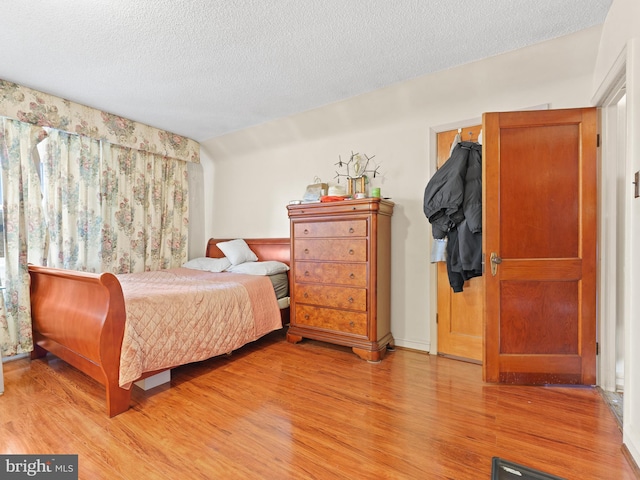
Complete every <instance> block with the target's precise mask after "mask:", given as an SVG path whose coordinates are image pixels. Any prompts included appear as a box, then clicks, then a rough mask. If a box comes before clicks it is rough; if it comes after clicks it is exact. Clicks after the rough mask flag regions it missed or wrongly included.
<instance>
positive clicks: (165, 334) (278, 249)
mask: <svg viewBox="0 0 640 480" xmlns="http://www.w3.org/2000/svg"><path fill="white" fill-rule="evenodd" d="M226 241H228V240H223V239H220V240H215V239H211V240H209V242H208V244H207V250H206V257H208V258H223V257H224V254H223V253H222V251H221V250H220V249H219V248H218V246H217V244H218V243H220V242H226ZM245 242H246V244H247V245H248V246H249V248H250V249H251V250H252V251H253V252H254V253H255V254H256V256H257V258H258V262H266V261H269V260H274V261H278V262H282V263H285V264H287V265H288V264H289V261H290V257H289V255H290V240H289V238H258V239H245ZM147 274H149V275H147ZM29 275H30V277H31V315H32V323H33V337H34V351H33V352H32V355H31V357H32V358H33V359H35V358H39V357H43V356H45V355H46V354H47V352H51V353H52V354H53V355H55V356H57V357H59V358H61V359H63V360H64V361H66V362H67V363H69V364H71V365H73V366H74V367H76V368H78V369H79V370H81V371H82V372H84V373H86V374H87V375H89V376H90V377H91V378H93V379H95V380H97V381H98V382H100V383H101V384H102V385H104V386H105V390H106V404H107V414H108V415H109V416H110V417H113V416H115V415H118V414H120V413H122V412H124V411H126V410H127V409H128V408H129V405H130V401H131V388H132V383H133V382H134V381H138V380H142V379H144V378H147V377H150V376H152V375H155V374H157V373H159V372H162V371H166V370H168V369H170V368H173V367H176V366H178V365H183V364H186V363H191V362H195V361H200V360H205V359H207V358H211V357H214V356H217V355H221V354H225V353H230V352H231V351H233V350H235V349H237V348H240V347H241V346H242V345H245V344H247V343H250V342H252V341H254V340H257V339H258V338H260V337H261V336H263V335H266V334H267V333H269V332H271V331H273V330H276V329H278V328H281V327H282V326H284V325H286V323H288V319H289V316H288V315H289V308H288V302H287V301H286V300H287V298H286V297H285V298H284V299H281V300H280V301H276V296H275V295H274V294H273V288H274V287H275V283H274V284H273V285H272V284H271V283H272V282H270V281H269V280H267V278H265V277H266V276H267V275H256V274H254V275H247V274H241V273H229V272H223V273H211V272H205V271H200V270H191V269H187V268H178V269H170V270H166V271H160V272H145V273H143V274H127V275H122V276H121V275H117V276H116V275H113V274H110V273H102V274H91V273H83V272H77V271H71V270H61V269H55V268H47V267H38V266H33V265H30V266H29ZM167 275H169V276H170V277H169V278H168V282H169V283H168V284H169V285H170V287H169V286H167V278H164V277H165V276H167ZM140 276H142V277H144V282H145V286H141V284H140V283H139V278H142V277H140ZM274 278H275V276H274ZM269 279H271V277H269ZM285 281H286V276H285ZM147 282H149V283H148V284H147ZM265 285H266V287H265ZM192 287H193V288H195V292H193V291H191V289H192ZM265 288H266V289H267V292H268V293H269V295H266V293H265ZM269 289H270V290H269ZM209 290H213V291H214V292H209ZM123 291H124V293H123ZM154 292H155V293H154ZM209 295H214V297H213V298H209ZM227 297H228V298H230V300H229V301H227V300H226V298H227ZM160 302H164V303H160ZM209 304H211V305H209ZM206 308H211V309H212V310H213V311H211V312H209V310H206ZM170 310H172V311H174V312H173V315H166V317H167V318H168V320H164V319H163V318H161V317H165V314H166V312H168V311H170ZM205 310H206V312H207V313H203V311H205Z"/></svg>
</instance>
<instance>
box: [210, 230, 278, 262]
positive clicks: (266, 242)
mask: <svg viewBox="0 0 640 480" xmlns="http://www.w3.org/2000/svg"><path fill="white" fill-rule="evenodd" d="M229 240H234V239H232V238H211V239H209V242H208V243H207V252H206V256H207V257H211V258H221V257H224V254H223V253H222V251H220V249H219V248H218V247H217V246H216V244H217V243H219V242H228V241H229ZM244 241H245V242H247V245H249V248H250V249H251V250H253V252H254V253H255V254H256V256H257V257H258V261H266V260H278V261H279V262H283V263H286V264H287V265H290V263H291V239H290V238H289V237H287V238H245V239H244Z"/></svg>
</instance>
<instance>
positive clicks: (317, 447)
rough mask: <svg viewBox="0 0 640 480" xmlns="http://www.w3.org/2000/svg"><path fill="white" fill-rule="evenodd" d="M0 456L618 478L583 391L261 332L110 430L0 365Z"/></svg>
mask: <svg viewBox="0 0 640 480" xmlns="http://www.w3.org/2000/svg"><path fill="white" fill-rule="evenodd" d="M4 370H5V384H6V392H5V394H4V395H3V396H1V397H0V428H2V435H0V451H2V452H4V453H24V454H26V453H31V454H38V453H40V454H45V453H77V454H78V455H79V469H80V478H81V479H91V480H93V479H101V478H105V479H107V478H108V479H116V480H124V479H133V480H139V479H141V478H144V479H174V478H189V479H212V478H242V479H296V480H297V479H344V478H363V479H454V480H467V479H468V480H477V479H484V478H489V477H490V474H491V459H492V457H493V456H500V457H503V458H506V459H507V460H511V461H513V462H516V463H521V464H524V465H527V466H530V467H532V468H537V469H540V470H543V471H547V472H549V473H553V474H555V475H559V476H562V477H565V478H568V479H580V480H588V479H594V480H596V479H598V480H600V479H604V478H607V479H609V478H612V479H613V478H615V479H616V480H631V479H634V478H636V477H635V474H634V470H633V468H632V466H631V465H629V463H628V460H627V458H626V456H625V454H624V452H623V450H622V448H621V442H622V434H621V432H620V429H619V428H618V425H617V423H616V420H615V417H614V416H613V414H612V413H611V411H610V410H609V408H608V406H607V405H606V403H605V402H604V400H603V398H602V396H601V395H600V393H599V392H598V390H596V389H591V388H567V387H520V386H503V385H489V384H484V383H483V382H482V379H481V377H482V367H481V366H479V365H475V364H469V363H464V362H460V361H456V360H452V359H447V358H442V357H435V356H429V355H427V354H424V353H420V352H414V351H409V350H402V349H397V350H396V351H395V352H390V353H388V354H387V356H386V357H385V359H384V360H383V361H382V362H380V363H377V364H373V363H368V362H366V361H363V360H361V359H360V358H358V357H357V356H356V355H354V354H353V352H351V350H350V349H348V348H344V347H337V346H332V345H327V344H324V343H322V342H315V341H303V342H301V343H299V344H295V345H294V344H289V343H287V342H286V341H285V340H284V336H283V334H282V332H275V333H274V334H272V335H269V336H267V337H266V338H264V339H262V340H260V341H258V342H256V343H254V344H252V345H249V346H247V347H245V348H243V349H241V350H240V351H238V352H234V353H233V354H232V355H229V356H222V357H218V358H215V359H210V360H207V361H204V362H199V363H196V364H192V365H187V366H183V367H179V368H176V369H174V370H173V371H172V380H171V385H170V386H160V387H157V388H154V389H152V390H149V391H146V392H145V391H142V390H140V389H137V388H136V389H135V390H134V392H133V395H132V408H131V409H130V410H129V411H127V412H125V413H123V414H121V415H118V416H117V417H114V418H112V419H110V418H108V417H107V415H106V413H105V407H104V392H103V389H102V387H101V386H100V385H99V384H97V383H96V382H95V381H93V380H91V379H89V378H88V377H86V376H85V375H84V374H82V373H80V372H78V371H77V370H76V369H74V368H73V367H71V366H69V365H67V364H66V363H65V362H63V361H61V360H59V359H56V358H55V357H51V356H48V357H46V359H44V360H35V361H30V360H29V359H21V360H17V361H13V362H8V363H6V364H5V366H4Z"/></svg>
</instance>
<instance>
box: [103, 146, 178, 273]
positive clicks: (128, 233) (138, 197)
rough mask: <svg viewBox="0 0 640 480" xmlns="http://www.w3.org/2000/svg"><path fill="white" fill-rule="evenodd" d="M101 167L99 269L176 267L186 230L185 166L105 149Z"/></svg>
mask: <svg viewBox="0 0 640 480" xmlns="http://www.w3.org/2000/svg"><path fill="white" fill-rule="evenodd" d="M103 162H104V167H103V177H102V192H103V209H102V215H103V218H104V219H105V223H104V225H103V231H102V232H103V233H102V256H101V259H102V270H103V271H107V272H112V273H129V272H142V271H150V270H158V269H162V268H172V267H179V266H181V265H182V264H183V263H184V262H185V261H186V259H187V231H188V226H189V221H188V218H189V211H188V210H189V205H188V186H187V182H188V176H187V164H186V162H182V161H179V160H174V159H171V158H168V157H164V156H161V155H156V154H153V153H149V152H143V151H139V150H133V149H130V148H125V147H120V146H117V145H109V144H104V145H103Z"/></svg>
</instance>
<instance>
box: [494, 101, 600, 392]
mask: <svg viewBox="0 0 640 480" xmlns="http://www.w3.org/2000/svg"><path fill="white" fill-rule="evenodd" d="M596 136H597V111H596V109H595V108H583V109H571V110H543V111H528V112H509V113H487V114H485V115H484V116H483V138H484V141H483V145H484V151H483V161H482V164H483V183H484V190H483V216H484V218H483V252H484V255H485V273H484V276H483V279H484V283H485V292H486V293H485V295H486V297H485V309H484V314H485V319H484V323H485V352H484V362H483V378H484V380H485V381H487V382H500V383H517V384H585V385H591V384H594V383H595V380H596V212H597V189H596V181H597V180H596V168H597V165H596V157H597V138H596Z"/></svg>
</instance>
